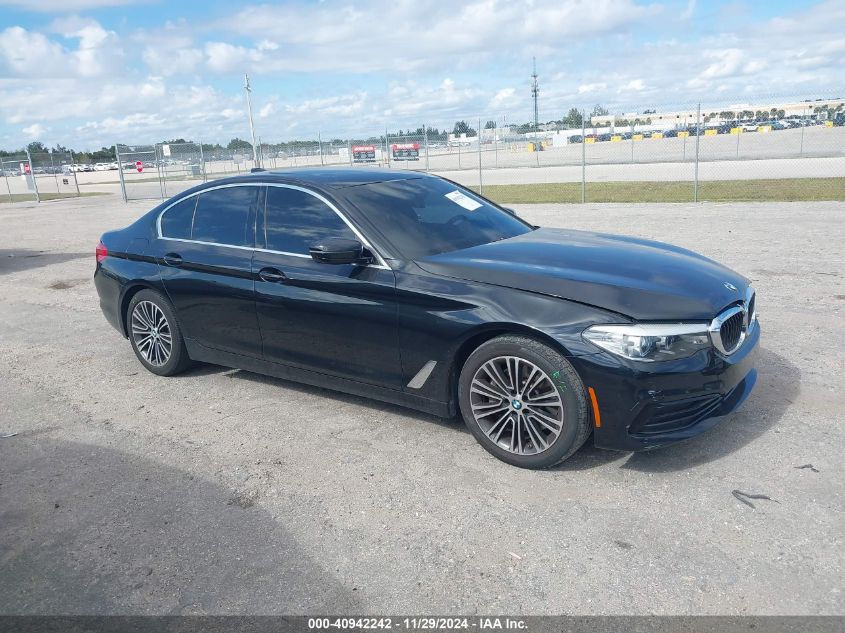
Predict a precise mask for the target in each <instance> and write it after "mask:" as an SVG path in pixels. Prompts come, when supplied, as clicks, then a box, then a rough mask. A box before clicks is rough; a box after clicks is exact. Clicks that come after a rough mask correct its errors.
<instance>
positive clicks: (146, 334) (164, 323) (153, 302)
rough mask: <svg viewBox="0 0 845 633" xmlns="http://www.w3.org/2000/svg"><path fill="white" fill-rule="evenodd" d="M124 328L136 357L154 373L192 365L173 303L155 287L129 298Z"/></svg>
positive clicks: (165, 374)
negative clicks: (155, 289)
mask: <svg viewBox="0 0 845 633" xmlns="http://www.w3.org/2000/svg"><path fill="white" fill-rule="evenodd" d="M126 329H127V332H128V334H129V341H130V343H132V350H133V351H134V352H135V356H137V357H138V360H139V361H141V364H142V365H144V367H146V368H147V369H148V370H150V371H151V372H153V373H154V374H158V375H159V376H173V375H174V374H178V373H179V372H182V371H184V370H185V369H187V368H188V366H189V365H190V364H191V359H190V358H189V357H188V350H187V349H186V348H185V341H184V339H183V338H182V331H181V330H180V328H179V323H178V322H177V320H176V314H175V313H174V310H173V306H171V305H170V302H169V301H168V300H167V299H166V298H165V297H164V296H162V295H160V294H159V293H157V292H155V291H154V290H141V291H140V292H138V293H137V294H136V295H135V296H134V297H132V300H131V301H130V302H129V308H128V309H127V314H126Z"/></svg>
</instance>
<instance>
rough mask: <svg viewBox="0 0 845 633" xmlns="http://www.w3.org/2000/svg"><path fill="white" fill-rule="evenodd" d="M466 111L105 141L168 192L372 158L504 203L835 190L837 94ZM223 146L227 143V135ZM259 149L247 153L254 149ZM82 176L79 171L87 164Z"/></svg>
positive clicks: (831, 195) (141, 192)
mask: <svg viewBox="0 0 845 633" xmlns="http://www.w3.org/2000/svg"><path fill="white" fill-rule="evenodd" d="M514 120H515V119H514V118H513V117H512V116H501V115H498V116H486V117H478V116H475V117H466V118H461V119H458V120H457V121H455V120H454V119H452V120H449V121H443V120H441V121H435V122H432V123H420V124H418V125H412V126H410V129H405V128H394V127H392V126H387V127H386V128H385V129H384V130H383V131H380V132H377V133H375V134H372V135H351V134H343V133H340V134H338V133H332V132H325V131H318V132H314V133H313V134H311V135H308V136H309V137H310V138H307V139H300V140H291V141H284V142H278V143H267V142H262V143H259V145H258V147H257V148H256V157H255V158H254V157H253V149H252V146H251V145H249V144H248V143H246V142H243V141H238V142H237V143H235V141H233V142H232V143H230V146H229V147H227V148H223V147H221V146H220V145H214V144H202V143H199V142H195V143H180V144H163V143H158V144H152V145H122V144H119V145H117V146H116V149H117V152H116V153H117V161H118V162H119V163H120V165H121V169H120V170H119V174H120V180H121V185H122V191H123V195H124V198H125V199H127V200H131V199H138V198H166V197H169V196H171V195H173V194H174V193H176V192H177V191H181V190H183V189H185V188H187V187H189V186H192V185H194V184H196V183H198V182H202V181H206V180H210V179H216V178H222V177H226V176H231V175H237V174H242V173H248V172H249V171H250V170H251V169H253V168H256V167H261V168H264V169H294V168H297V169H298V168H309V167H316V166H349V167H365V166H370V167H380V168H387V169H400V170H418V171H425V172H431V173H436V174H440V175H443V176H445V177H447V178H450V179H453V180H455V181H458V182H460V183H462V184H464V185H467V186H471V187H475V188H477V189H479V190H480V191H481V192H482V193H483V194H484V195H487V196H488V197H491V198H493V199H494V200H497V201H499V202H502V203H521V202H526V203H528V202H684V201H697V200H756V199H759V200H766V199H772V200H790V199H802V200H804V199H845V99H814V100H806V99H805V100H800V101H799V100H791V101H790V100H781V101H779V102H775V103H773V102H772V101H771V100H769V101H768V102H766V101H760V102H759V104H758V105H749V104H747V103H743V104H729V103H728V104H719V105H716V106H710V105H704V104H697V103H695V104H681V105H678V106H675V107H664V108H663V109H662V110H660V111H657V110H656V109H653V108H647V107H644V108H642V109H639V110H637V111H634V112H628V113H624V112H620V113H615V114H610V113H608V112H607V111H605V110H603V109H601V108H598V107H596V108H594V109H593V110H592V113H590V111H588V110H587V108H581V109H578V108H572V109H571V110H570V111H569V112H568V115H567V117H566V118H565V119H562V120H558V121H547V122H545V123H538V124H537V125H536V126H535V125H534V124H533V123H531V122H527V123H514ZM233 143H234V144H235V145H233ZM256 159H257V160H256ZM86 177H87V174H86Z"/></svg>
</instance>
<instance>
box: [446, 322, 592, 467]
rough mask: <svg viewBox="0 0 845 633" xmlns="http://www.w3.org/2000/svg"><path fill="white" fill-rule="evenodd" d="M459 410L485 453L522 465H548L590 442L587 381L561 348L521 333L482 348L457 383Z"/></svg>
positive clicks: (499, 339)
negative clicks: (582, 379) (582, 378)
mask: <svg viewBox="0 0 845 633" xmlns="http://www.w3.org/2000/svg"><path fill="white" fill-rule="evenodd" d="M458 399H459V404H460V408H461V414H462V416H463V418H464V422H465V423H466V425H467V427H469V430H470V431H471V432H472V434H473V435H474V436H475V438H476V439H477V440H478V442H479V443H480V444H481V445H482V446H483V447H484V448H485V449H487V451H489V452H490V453H492V454H493V455H495V456H496V457H498V458H499V459H501V460H502V461H505V462H507V463H509V464H513V465H514V466H519V467H521V468H549V467H550V466H554V465H555V464H557V463H559V462H561V461H563V460H564V459H566V458H567V457H569V456H570V455H572V454H573V453H574V452H575V451H577V450H578V449H579V448H580V447H581V445H582V444H583V443H584V442H585V441H586V440H587V437H589V435H590V431H591V429H592V421H591V418H590V414H589V409H588V407H587V398H586V394H585V389H584V385H583V383H582V382H581V379H580V377H579V376H578V374H577V372H576V371H575V369H574V368H573V367H572V365H571V364H570V363H569V362H568V361H567V360H566V358H564V357H563V356H562V355H561V354H559V353H558V352H557V351H555V350H553V349H552V348H550V347H548V346H547V345H544V344H543V343H540V342H539V341H536V340H534V339H531V338H528V337H523V336H500V337H496V338H494V339H491V340H489V341H487V342H486V343H484V344H483V345H481V346H479V347H478V349H476V350H475V351H474V352H473V353H472V354H471V355H470V356H469V358H468V359H467V361H466V362H465V363H464V366H463V369H462V370H461V375H460V378H459V383H458Z"/></svg>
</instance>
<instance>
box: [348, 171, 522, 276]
mask: <svg viewBox="0 0 845 633" xmlns="http://www.w3.org/2000/svg"><path fill="white" fill-rule="evenodd" d="M343 195H344V197H346V198H347V199H348V200H349V201H350V202H351V203H352V204H354V205H355V206H356V207H358V208H359V209H360V210H361V212H362V213H363V214H364V215H365V216H366V217H367V219H368V220H369V221H370V222H372V223H373V225H374V226H375V227H376V228H377V229H378V230H379V231H381V233H382V235H383V236H384V237H385V238H386V239H387V240H388V241H389V242H390V243H391V244H392V245H393V246H394V247H395V248H396V249H397V250H398V251H399V253H400V254H401V255H402V256H403V257H405V258H407V259H418V258H421V257H426V256H428V255H436V254H439V253H448V252H450V251H456V250H459V249H462V248H470V247H472V246H478V245H480V244H488V243H490V242H497V241H499V240H504V239H507V238H509V237H515V236H517V235H522V234H523V233H528V232H529V231H531V230H532V229H531V227H530V226H529V225H528V224H526V223H525V222H523V221H522V220H520V219H518V218H516V217H514V216H512V215H511V214H509V213H507V212H505V211H502V210H501V209H499V208H498V207H495V206H493V205H492V204H490V203H489V202H486V201H485V200H484V199H482V198H479V197H478V196H476V195H475V194H473V193H472V192H471V191H469V190H467V189H464V188H463V187H459V186H458V185H455V184H454V183H451V182H448V181H446V180H441V179H439V178H414V179H408V180H390V181H386V182H376V183H371V184H366V185H358V186H355V187H349V188H347V189H344V191H343Z"/></svg>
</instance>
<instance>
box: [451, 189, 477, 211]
mask: <svg viewBox="0 0 845 633" xmlns="http://www.w3.org/2000/svg"><path fill="white" fill-rule="evenodd" d="M446 197H447V198H449V200H451V201H452V202H454V203H455V204H459V205H461V206H462V207H463V208H464V209H466V210H467V211H475V210H476V209H478V208H479V207H480V206H481V203H480V202H476V201H475V200H473V199H472V198H470V197H469V196H466V195H464V194H462V193H461V192H460V191H458V190H455V191H450V192H449V193H447V194H446Z"/></svg>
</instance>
